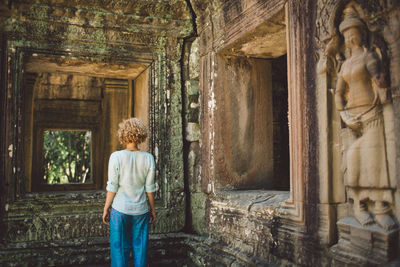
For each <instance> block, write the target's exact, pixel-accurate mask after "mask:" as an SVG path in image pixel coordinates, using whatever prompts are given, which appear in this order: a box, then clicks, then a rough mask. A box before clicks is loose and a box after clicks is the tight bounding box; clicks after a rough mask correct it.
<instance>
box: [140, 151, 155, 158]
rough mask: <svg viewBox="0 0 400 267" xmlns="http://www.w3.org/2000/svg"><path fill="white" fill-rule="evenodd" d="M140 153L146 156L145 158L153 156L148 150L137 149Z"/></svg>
mask: <svg viewBox="0 0 400 267" xmlns="http://www.w3.org/2000/svg"><path fill="white" fill-rule="evenodd" d="M138 152H139V154H140V155H143V157H147V158H154V157H153V155H152V154H151V153H149V152H146V151H138Z"/></svg>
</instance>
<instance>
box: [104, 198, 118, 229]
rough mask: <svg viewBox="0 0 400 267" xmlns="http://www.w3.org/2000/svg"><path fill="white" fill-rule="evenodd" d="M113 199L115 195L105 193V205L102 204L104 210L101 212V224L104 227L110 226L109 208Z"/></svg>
mask: <svg viewBox="0 0 400 267" xmlns="http://www.w3.org/2000/svg"><path fill="white" fill-rule="evenodd" d="M114 197H115V193H114V192H111V191H107V195H106V203H105V204H104V210H103V223H104V224H105V225H110V223H109V221H110V207H111V203H112V202H113V199H114Z"/></svg>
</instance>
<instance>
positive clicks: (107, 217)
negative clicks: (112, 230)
mask: <svg viewBox="0 0 400 267" xmlns="http://www.w3.org/2000/svg"><path fill="white" fill-rule="evenodd" d="M109 222H110V209H109V208H107V209H106V208H104V210H103V223H104V224H105V225H108V226H110V223H109Z"/></svg>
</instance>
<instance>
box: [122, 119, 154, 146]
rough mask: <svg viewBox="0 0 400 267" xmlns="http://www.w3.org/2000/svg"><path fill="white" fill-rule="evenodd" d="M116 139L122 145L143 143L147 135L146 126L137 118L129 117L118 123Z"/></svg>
mask: <svg viewBox="0 0 400 267" xmlns="http://www.w3.org/2000/svg"><path fill="white" fill-rule="evenodd" d="M118 126H119V129H118V139H119V142H120V143H121V144H122V145H126V144H129V143H135V144H137V145H139V144H141V143H143V142H144V141H145V140H146V138H147V135H148V132H147V128H146V126H145V125H144V123H143V122H142V121H141V120H139V119H138V118H129V119H126V120H123V121H122V122H121V123H120V124H118Z"/></svg>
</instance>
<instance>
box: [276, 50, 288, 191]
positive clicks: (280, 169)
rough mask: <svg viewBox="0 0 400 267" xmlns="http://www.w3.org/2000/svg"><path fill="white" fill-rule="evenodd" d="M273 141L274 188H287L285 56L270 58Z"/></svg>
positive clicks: (286, 86) (286, 83) (286, 87)
mask: <svg viewBox="0 0 400 267" xmlns="http://www.w3.org/2000/svg"><path fill="white" fill-rule="evenodd" d="M271 72H272V103H273V104H272V106H273V109H272V113H273V129H274V130H273V136H274V137H273V143H274V156H273V157H274V182H275V183H276V184H275V185H274V189H277V190H289V187H290V168H289V123H288V77H287V56H286V55H283V56H281V57H278V58H275V59H273V60H271Z"/></svg>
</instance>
